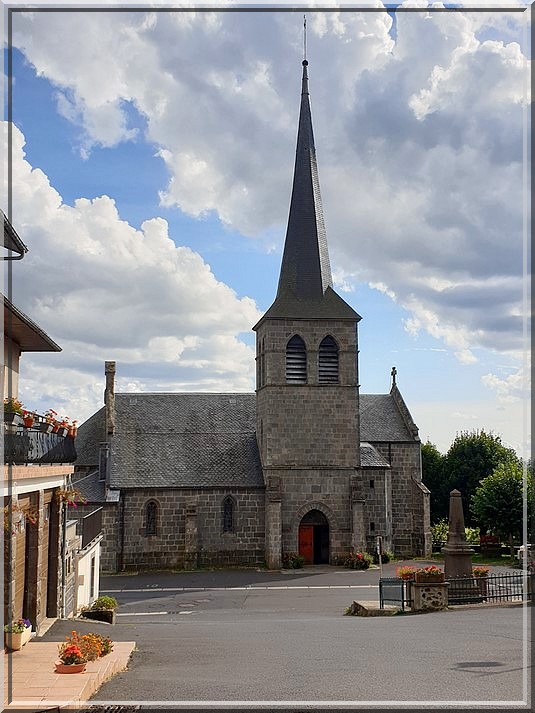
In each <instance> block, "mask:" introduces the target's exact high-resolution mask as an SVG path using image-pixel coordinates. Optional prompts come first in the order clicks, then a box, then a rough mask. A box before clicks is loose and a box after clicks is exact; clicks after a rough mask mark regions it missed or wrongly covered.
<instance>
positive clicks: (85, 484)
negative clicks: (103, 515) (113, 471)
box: [72, 470, 106, 503]
mask: <svg viewBox="0 0 535 713" xmlns="http://www.w3.org/2000/svg"><path fill="white" fill-rule="evenodd" d="M72 484H73V486H74V487H75V488H76V490H79V491H80V494H81V495H82V496H83V497H84V498H85V499H86V500H87V502H88V503H105V502H106V483H105V482H104V481H103V480H99V473H98V470H95V471H93V472H92V473H88V474H85V475H77V474H76V473H75V474H74V476H73V478H72Z"/></svg>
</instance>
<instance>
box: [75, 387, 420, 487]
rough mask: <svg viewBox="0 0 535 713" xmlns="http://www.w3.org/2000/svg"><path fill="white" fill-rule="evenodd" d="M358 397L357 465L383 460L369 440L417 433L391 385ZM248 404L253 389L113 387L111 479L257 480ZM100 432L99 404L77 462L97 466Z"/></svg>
mask: <svg viewBox="0 0 535 713" xmlns="http://www.w3.org/2000/svg"><path fill="white" fill-rule="evenodd" d="M359 403H360V431H361V441H362V443H361V458H362V465H363V466H364V467H378V468H379V467H381V468H383V467H388V463H387V461H386V460H385V459H384V458H383V456H381V455H380V454H379V453H378V452H377V450H376V449H375V448H374V447H373V444H374V443H385V442H389V441H390V442H414V441H417V440H418V436H417V433H415V432H414V430H412V431H411V428H410V426H411V424H412V425H413V426H414V424H413V423H412V421H411V423H409V424H407V423H406V420H405V419H404V417H403V415H402V413H401V411H400V408H399V406H398V404H397V402H396V399H395V398H394V396H393V395H392V393H390V394H361V395H360V397H359ZM255 409H256V396H255V394H212V393H203V394H193V393H182V394H180V393H152V394H147V393H132V394H116V396H115V435H114V436H113V437H112V439H111V440H112V446H111V448H112V453H111V455H112V460H111V462H112V467H111V482H110V486H111V487H112V488H142V487H146V488H212V487H229V488H230V487H262V486H263V485H264V480H263V475H262V467H261V465H260V457H259V454H258V447H257V443H256V436H255V427H256V413H255ZM105 440H107V439H106V432H105V410H104V408H101V409H100V410H99V411H97V412H96V413H95V414H93V416H91V418H89V419H88V420H87V421H85V422H84V423H83V424H82V425H81V426H80V427H79V429H78V434H77V437H76V450H77V453H78V458H77V460H76V465H77V466H94V467H95V468H96V467H98V462H99V444H100V443H101V442H102V441H105ZM90 480H91V478H88V481H87V484H88V485H89V481H90ZM98 487H103V486H100V485H99V486H98ZM90 495H93V494H92V493H91V494H90V493H89V492H88V493H86V497H87V496H90ZM90 499H91V500H93V499H100V498H97V497H90Z"/></svg>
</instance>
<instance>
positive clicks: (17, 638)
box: [4, 626, 32, 651]
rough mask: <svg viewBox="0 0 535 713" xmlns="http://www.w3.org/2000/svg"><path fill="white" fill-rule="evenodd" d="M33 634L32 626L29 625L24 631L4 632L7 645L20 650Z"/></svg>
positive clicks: (12, 649) (9, 647)
mask: <svg viewBox="0 0 535 713" xmlns="http://www.w3.org/2000/svg"><path fill="white" fill-rule="evenodd" d="M31 635H32V627H31V626H27V627H26V629H25V630H24V631H21V632H10V633H7V632H6V633H4V641H5V645H6V646H7V648H8V649H11V651H20V650H21V649H22V647H23V646H24V645H25V644H27V643H28V641H29V640H30V638H31Z"/></svg>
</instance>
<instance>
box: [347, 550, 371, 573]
mask: <svg viewBox="0 0 535 713" xmlns="http://www.w3.org/2000/svg"><path fill="white" fill-rule="evenodd" d="M372 562H373V557H372V556H371V555H370V554H368V553H367V552H350V553H349V555H348V556H347V559H346V561H345V562H344V567H348V568H349V569H358V570H362V569H369V568H370V565H371V564H372Z"/></svg>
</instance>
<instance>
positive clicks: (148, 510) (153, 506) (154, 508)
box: [145, 500, 158, 535]
mask: <svg viewBox="0 0 535 713" xmlns="http://www.w3.org/2000/svg"><path fill="white" fill-rule="evenodd" d="M157 531H158V503H157V502H155V501H154V500H149V502H148V503H147V504H146V505H145V535H155V534H156V533H157Z"/></svg>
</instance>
